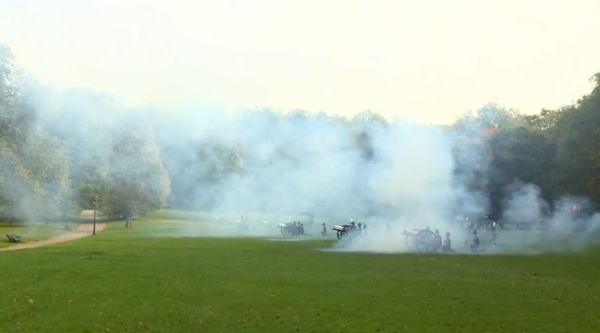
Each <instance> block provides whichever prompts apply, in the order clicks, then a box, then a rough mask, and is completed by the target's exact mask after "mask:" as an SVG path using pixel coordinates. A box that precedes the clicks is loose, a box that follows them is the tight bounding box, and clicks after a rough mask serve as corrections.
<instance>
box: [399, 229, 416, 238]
mask: <svg viewBox="0 0 600 333" xmlns="http://www.w3.org/2000/svg"><path fill="white" fill-rule="evenodd" d="M402 234H403V235H404V236H410V237H417V235H419V231H417V230H408V229H404V230H403V231H402Z"/></svg>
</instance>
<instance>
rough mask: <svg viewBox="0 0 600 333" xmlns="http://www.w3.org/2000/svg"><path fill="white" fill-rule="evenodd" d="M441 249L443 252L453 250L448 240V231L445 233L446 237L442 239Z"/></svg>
mask: <svg viewBox="0 0 600 333" xmlns="http://www.w3.org/2000/svg"><path fill="white" fill-rule="evenodd" d="M442 251H443V252H444V253H449V252H454V250H452V242H451V241H450V233H449V232H447V233H446V239H444V245H442Z"/></svg>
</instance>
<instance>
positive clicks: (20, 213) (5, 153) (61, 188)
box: [0, 45, 69, 220]
mask: <svg viewBox="0 0 600 333" xmlns="http://www.w3.org/2000/svg"><path fill="white" fill-rule="evenodd" d="M25 81H26V80H25V78H24V75H23V74H22V72H21V71H20V70H19V69H18V66H17V65H16V64H15V61H14V57H13V55H12V52H11V51H10V49H9V48H7V47H6V46H4V45H0V204H1V205H2V207H1V208H2V209H3V210H5V211H9V212H10V214H11V215H13V216H14V215H16V216H17V217H20V218H23V219H27V220H31V219H37V218H41V217H43V218H47V217H49V216H56V215H57V214H58V213H59V208H60V206H61V205H64V200H65V198H66V196H67V193H68V189H69V152H68V150H67V148H66V146H65V145H64V142H62V141H61V140H59V139H57V138H56V137H54V136H52V135H50V134H49V133H47V132H46V131H45V130H44V129H43V128H41V127H40V126H39V121H38V117H37V116H38V114H37V111H36V110H35V109H34V108H33V107H32V106H31V105H29V104H28V103H27V101H26V99H25V97H24V96H25V95H26V92H27V88H29V87H27V86H25V85H24V82H25Z"/></svg>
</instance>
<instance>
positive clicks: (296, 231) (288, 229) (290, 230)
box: [278, 222, 304, 236]
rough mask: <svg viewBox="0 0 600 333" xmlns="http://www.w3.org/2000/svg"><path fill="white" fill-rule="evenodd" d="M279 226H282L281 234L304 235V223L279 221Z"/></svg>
mask: <svg viewBox="0 0 600 333" xmlns="http://www.w3.org/2000/svg"><path fill="white" fill-rule="evenodd" d="M278 227H279V228H281V234H282V235H283V236H302V235H304V226H303V225H302V223H298V224H296V223H294V222H290V223H279V224H278Z"/></svg>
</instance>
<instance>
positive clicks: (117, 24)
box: [0, 0, 600, 123]
mask: <svg viewBox="0 0 600 333" xmlns="http://www.w3.org/2000/svg"><path fill="white" fill-rule="evenodd" d="M598 18H600V1H598V0H590V1H577V0H565V1H556V0H554V1H553V0H544V1H532V0H520V1H510V0H503V1H484V0H478V1H465V0H455V1H446V0H439V1H434V0H429V1H375V0H370V1H355V0H338V1H328V0H298V1H292V0H289V1H287V0H263V1H251V0H246V1H244V0H238V1H235V0H220V1H159V0H154V1H152V0H144V1H142V0H139V1H137V0H136V1H127V0H99V1H94V0H52V1H49V0H39V1H38V0H0V41H3V42H5V43H7V44H8V45H9V46H10V47H11V48H12V49H13V51H14V53H15V55H16V57H17V60H18V61H19V62H20V63H21V64H22V65H23V66H24V67H25V68H26V69H28V70H30V71H31V72H33V73H34V74H35V75H36V76H37V77H38V78H39V79H40V80H41V81H42V82H44V83H52V84H54V85H55V86H57V87H59V88H69V87H89V88H92V89H94V90H99V91H107V92H110V93H113V94H116V95H119V96H121V97H122V98H123V99H124V101H126V102H127V103H131V104H145V103H149V102H152V103H158V104H159V105H162V106H165V107H175V106H177V105H180V103H185V102H189V101H201V102H209V103H216V104H218V105H223V106H224V107H226V108H228V109H233V108H236V107H239V106H245V107H254V106H272V107H274V108H277V109H284V110H291V109H297V108H300V109H305V110H308V111H315V112H318V111H321V110H322V111H325V112H327V113H337V114H344V115H348V116H351V115H353V114H355V113H357V112H360V111H363V110H365V109H371V110H374V111H376V112H379V113H380V114H382V115H384V116H386V117H394V116H399V117H403V118H407V119H411V120H417V121H427V122H438V123H439V122H450V121H452V120H453V118H454V117H455V116H456V115H457V114H460V113H462V112H464V111H466V110H470V109H471V110H474V109H477V108H479V107H480V106H482V105H483V104H484V103H486V102H488V101H493V102H497V103H499V104H501V105H504V106H507V107H514V108H516V109H519V110H521V111H523V112H527V113H533V112H539V110H540V109H541V108H556V107H559V106H561V105H564V104H568V103H571V102H573V101H574V100H576V99H577V98H579V97H581V96H582V95H583V94H585V93H588V92H589V91H590V89H591V84H590V82H589V80H588V79H589V78H590V77H591V76H592V75H593V74H594V73H596V72H599V71H600V20H599V19H598Z"/></svg>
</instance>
